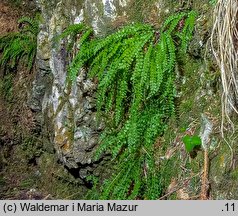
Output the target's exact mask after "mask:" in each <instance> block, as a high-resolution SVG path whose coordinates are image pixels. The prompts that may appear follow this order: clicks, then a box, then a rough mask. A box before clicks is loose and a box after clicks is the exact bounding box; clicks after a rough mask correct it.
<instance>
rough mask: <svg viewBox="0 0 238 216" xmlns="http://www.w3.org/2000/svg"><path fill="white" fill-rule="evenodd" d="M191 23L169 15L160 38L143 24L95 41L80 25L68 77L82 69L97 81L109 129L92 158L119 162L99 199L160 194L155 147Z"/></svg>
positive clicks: (99, 104) (171, 105) (171, 102)
mask: <svg viewBox="0 0 238 216" xmlns="http://www.w3.org/2000/svg"><path fill="white" fill-rule="evenodd" d="M194 22H195V13H194V12H190V13H188V14H187V13H179V14H176V15H173V16H170V17H169V18H168V19H167V20H166V21H165V22H164V24H163V26H162V28H161V31H160V35H159V38H158V35H157V31H155V30H154V29H153V28H152V27H151V26H150V25H144V24H133V25H129V26H126V27H123V28H121V29H120V30H119V31H117V32H115V33H113V34H111V35H109V36H107V37H106V38H99V39H93V38H92V37H89V35H91V30H90V29H89V28H87V27H82V26H80V28H79V29H80V30H79V35H80V39H79V47H78V48H79V52H78V54H77V55H76V57H75V58H74V59H73V61H72V63H71V66H70V69H69V76H70V77H71V78H72V79H75V78H76V76H77V74H78V73H79V71H80V69H81V68H82V67H85V68H86V69H88V70H89V77H90V78H93V77H95V78H97V80H98V89H97V110H98V113H101V114H103V115H104V116H105V115H106V116H107V118H106V119H107V126H106V128H105V129H104V132H103V133H102V135H101V138H100V146H99V148H98V150H97V153H96V157H97V158H99V157H100V155H101V154H102V153H104V152H109V153H111V155H112V158H113V160H117V162H118V166H117V169H116V171H115V174H114V175H113V176H112V177H111V178H110V179H109V180H106V181H105V182H104V184H103V185H102V187H101V192H102V196H101V197H100V199H128V198H131V199H135V198H138V197H140V198H141V199H156V198H157V197H158V196H159V194H160V193H161V190H162V189H161V184H160V175H159V170H157V169H158V168H157V166H156V163H155V158H154V143H155V141H156V139H157V138H158V136H161V135H162V134H163V132H164V130H165V129H166V126H167V121H168V119H169V118H170V116H171V115H173V114H174V97H175V85H174V80H175V74H174V68H175V65H176V56H177V53H178V51H180V50H181V49H185V48H186V46H187V44H188V42H189V40H190V39H191V37H192V32H193V28H194ZM183 23H184V24H183ZM182 24H183V26H182V28H181V25H182ZM81 27H82V28H81ZM64 36H65V35H64ZM80 40H81V43H80Z"/></svg>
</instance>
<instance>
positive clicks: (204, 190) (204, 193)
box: [200, 149, 209, 200]
mask: <svg viewBox="0 0 238 216" xmlns="http://www.w3.org/2000/svg"><path fill="white" fill-rule="evenodd" d="M208 172H209V157H208V150H207V149H205V150H204V171H203V175H202V187H201V195H200V199H201V200H207V199H209V198H208V197H209V180H208Z"/></svg>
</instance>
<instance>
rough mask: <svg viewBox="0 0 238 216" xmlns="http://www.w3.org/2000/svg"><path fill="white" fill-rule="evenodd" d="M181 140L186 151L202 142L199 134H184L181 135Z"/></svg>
mask: <svg viewBox="0 0 238 216" xmlns="http://www.w3.org/2000/svg"><path fill="white" fill-rule="evenodd" d="M183 142H184V145H185V149H186V151H187V152H191V151H193V150H194V148H195V147H197V146H201V144H202V141H201V138H200V137H199V136H189V135H186V136H184V137H183Z"/></svg>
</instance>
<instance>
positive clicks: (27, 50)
mask: <svg viewBox="0 0 238 216" xmlns="http://www.w3.org/2000/svg"><path fill="white" fill-rule="evenodd" d="M18 23H19V26H22V27H21V28H20V29H19V32H14V33H9V34H7V35H5V36H2V37H0V50H1V52H2V55H1V59H0V66H1V67H2V68H5V69H6V68H15V67H16V66H17V65H18V64H19V63H20V62H21V63H22V64H23V65H26V66H27V67H28V69H29V70H31V69H32V67H33V64H34V61H35V56H36V50H37V35H38V32H39V27H38V22H37V21H36V20H33V19H31V18H29V17H22V18H21V19H19V20H18Z"/></svg>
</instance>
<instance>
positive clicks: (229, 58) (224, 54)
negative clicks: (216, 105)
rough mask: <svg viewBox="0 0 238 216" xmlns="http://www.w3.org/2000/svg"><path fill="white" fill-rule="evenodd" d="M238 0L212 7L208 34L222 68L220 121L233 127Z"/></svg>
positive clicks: (236, 93)
mask: <svg viewBox="0 0 238 216" xmlns="http://www.w3.org/2000/svg"><path fill="white" fill-rule="evenodd" d="M237 18H238V1H237V0H218V2H217V4H216V7H215V10H214V26H213V30H212V35H211V44H212V51H213V54H214V56H215V58H216V61H217V64H218V66H219V68H220V72H221V80H222V87H223V92H222V97H221V102H222V123H221V132H222V136H223V137H224V129H225V127H224V125H225V123H228V124H229V125H230V126H231V127H232V129H233V131H234V124H233V122H232V120H231V114H232V113H233V112H235V113H237V114H238V109H237V104H238V68H237V66H238V62H237V61H238V52H237V50H238V49H237V48H238V46H237V42H238V30H237V27H238V19H237Z"/></svg>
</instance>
